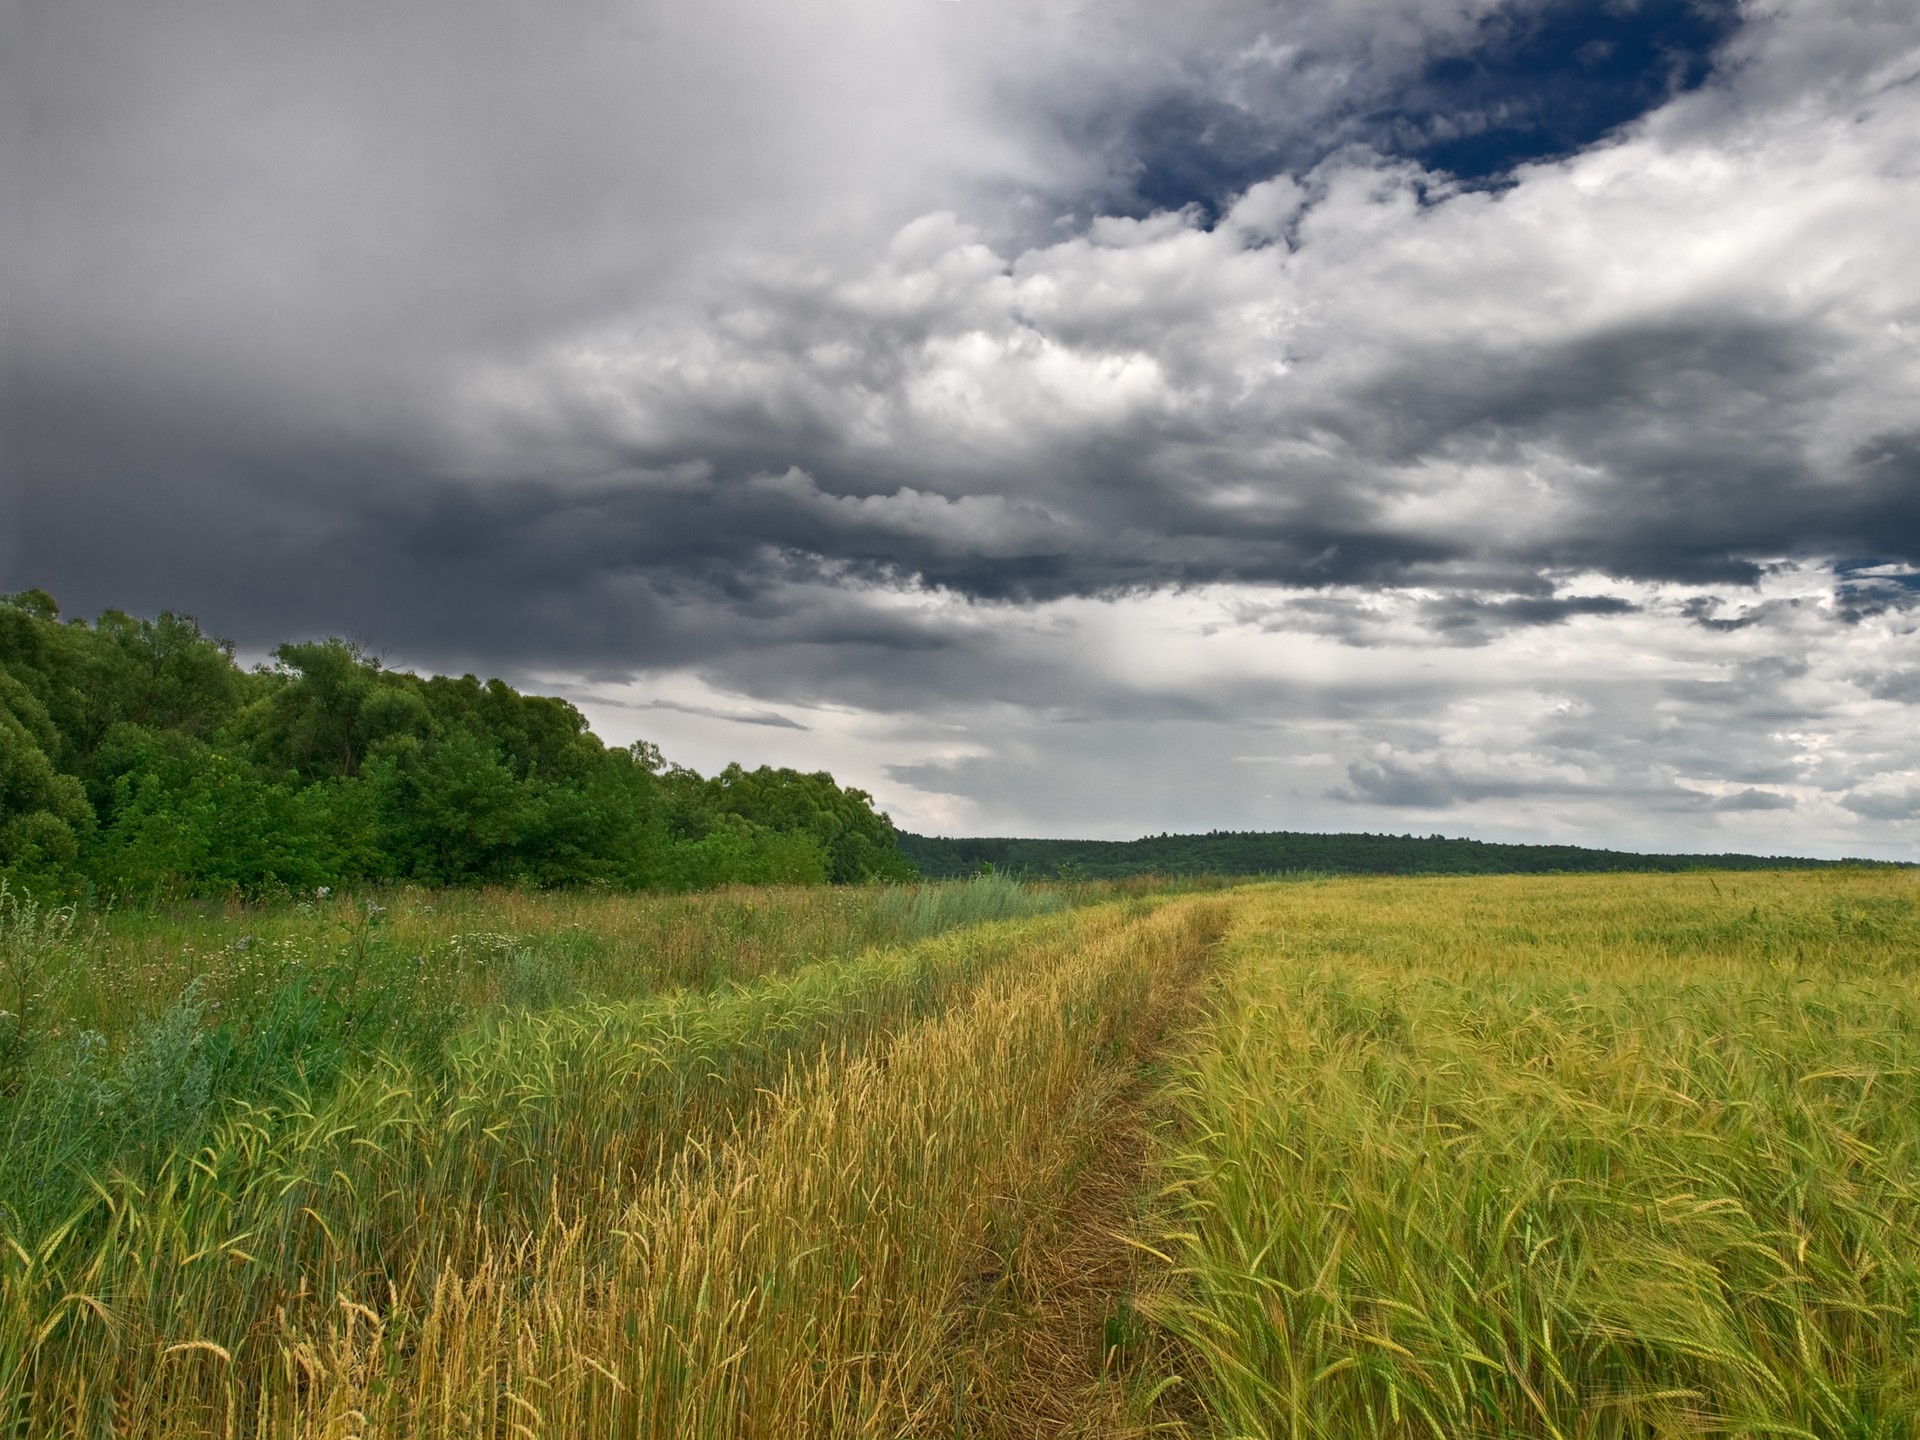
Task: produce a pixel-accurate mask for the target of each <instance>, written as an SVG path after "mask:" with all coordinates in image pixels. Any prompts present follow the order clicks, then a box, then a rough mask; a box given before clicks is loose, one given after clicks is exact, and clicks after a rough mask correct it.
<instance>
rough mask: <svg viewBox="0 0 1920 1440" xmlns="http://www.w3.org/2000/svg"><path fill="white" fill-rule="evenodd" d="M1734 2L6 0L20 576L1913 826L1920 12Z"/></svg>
mask: <svg viewBox="0 0 1920 1440" xmlns="http://www.w3.org/2000/svg"><path fill="white" fill-rule="evenodd" d="M16 13H17V16H18V18H17V19H16ZM1743 13H1746V14H1748V16H1749V18H1748V19H1747V21H1746V22H1745V23H1741V24H1737V25H1736V24H1735V23H1734V17H1733V12H1732V11H1731V10H1730V9H1729V8H1727V7H1725V6H1721V5H1717V4H1702V5H1695V4H1681V3H1678V0H1645V3H1642V4H1638V5H1634V6H1610V7H1593V6H1579V5H1573V4H1567V3H1559V0H1555V3H1542V4H1496V3H1480V0H1467V3H1462V4H1456V5H1448V6H1433V5H1429V4H1425V3H1420V0H1404V3H1402V0H1368V3H1365V4H1360V3H1349V0H1325V3H1318V0H1309V3H1303V4H1291V5H1288V6H1285V7H1281V6H1277V5H1273V4H1268V3H1264V0H1210V3H1205V4H1198V5H1192V6H1180V7H1169V6H1164V5H1159V4H1154V3H1149V0H1116V3H1115V4H1112V5H1108V6H1103V7H1096V8H1095V9H1093V10H1089V9H1087V8H1086V7H1079V6H1074V5H1069V4H1065V3H1061V4H1051V3H1049V4H1043V5H1039V6H1031V5H1015V4H1013V3H1011V0H968V3H967V4H965V5H961V6H951V5H944V4H939V3H932V0H929V3H919V0H847V3H845V4H842V5H836V6H834V7H826V8H824V9H822V8H818V7H816V8H813V9H805V10H803V9H799V8H796V7H792V6H785V5H776V4H773V3H771V0H716V3H714V4H712V5H708V6H703V7H694V8H682V9H679V10H675V9H672V8H670V7H662V6H647V5H642V6H639V7H635V6H632V5H628V4H614V3H611V0H563V3H561V4H559V5H555V6H546V7H539V8H537V9H527V8H525V7H521V6H517V5H513V4H508V3H505V0H484V3H481V4H479V5H472V6H458V7H456V6H452V5H443V4H439V3H430V4H426V5H420V6H411V7H400V8H398V9H396V8H395V7H392V6H382V5H374V4H368V3H361V0H348V3H346V4H344V5H341V6H335V7H331V8H330V9H329V10H327V11H326V12H325V13H324V14H322V13H321V12H319V11H313V10H311V9H310V8H302V7H300V6H297V5H293V4H291V3H277V0H270V3H267V4H256V5H240V4H228V3H222V0H182V3H180V4H177V5H171V6H168V7H162V8H158V9H155V8H152V7H149V8H147V9H141V8H139V7H128V6H124V5H119V4H114V3H109V0H74V3H72V4H67V5H61V6H51V5H48V6H28V7H25V8H24V9H22V10H20V11H18V12H8V18H7V24H8V29H9V32H10V35H17V36H20V37H24V38H23V43H22V44H20V45H8V46H5V47H0V49H4V51H5V52H6V54H7V56H8V60H7V62H6V63H7V64H9V65H10V66H11V67H12V68H11V69H10V70H9V72H8V74H7V76H6V77H5V81H6V83H5V86H4V88H5V91H6V94H5V103H6V105H7V106H8V112H7V122H6V123H7V125H8V127H9V128H8V130H7V131H6V132H5V135H6V136H10V137H12V138H11V139H10V140H8V139H4V138H0V143H4V144H5V145H6V146H7V147H8V148H5V149H3V150H0V164H4V166H5V168H6V172H7V173H6V180H7V183H8V185H9V186H10V187H11V189H10V194H12V195H17V196H18V197H20V204H19V205H17V206H9V207H8V208H9V214H10V221H11V224H12V226H13V229H12V231H11V232H10V233H9V234H8V235H7V236H6V237H5V238H6V240H7V253H8V266H9V281H10V284H9V285H8V287H7V288H6V291H5V292H4V295H0V303H4V304H6V305H8V306H9V309H8V311H7V312H6V314H4V315H0V322H4V324H5V326H6V330H5V345H6V355H5V361H6V368H7V386H6V391H5V394H6V401H5V403H6V406H7V413H6V415H5V416H4V423H0V445H4V446H5V449H4V450H0V466H4V470H5V473H4V475H0V585H4V586H6V587H9V588H11V587H12V586H15V585H27V584H41V585H45V586H47V587H48V588H50V589H51V590H53V591H54V592H55V594H56V595H57V596H58V597H59V598H60V599H61V600H62V601H63V602H64V603H65V604H66V605H67V606H68V607H69V609H70V610H85V611H91V610H96V609H98V608H99V607H101V606H104V605H107V604H116V605H122V606H126V607H128V608H131V609H135V610H140V611H153V610H157V609H159V608H161V607H165V606H171V607H175V608H181V609H187V610H192V611H195V612H197V613H199V614H200V615H201V616H202V618H203V619H204V620H205V621H206V622H207V623H208V624H209V626H210V627H211V628H213V629H214V630H216V631H217V632H220V633H225V634H230V635H232V636H234V637H235V638H236V639H238V640H240V641H241V642H242V643H243V644H244V645H246V646H247V647H249V648H250V649H251V650H253V651H255V652H258V651H259V650H260V649H262V648H263V647H265V646H267V645H270V644H271V643H273V642H274V641H277V640H280V639H283V638H286V637H288V636H294V635H306V634H313V633H323V632H327V631H334V632H341V633H346V634H349V635H351V636H353V637H354V638H357V639H359V640H361V641H362V642H363V643H366V644H368V645H369V646H370V647H371V648H374V649H376V650H380V651H383V652H385V653H388V654H390V655H392V656H394V657H396V659H397V660H399V661H404V662H406V663H417V664H425V665H433V666H441V667H452V668H456V669H464V668H473V669H477V670H503V671H506V672H507V673H509V674H512V675H515V676H532V677H539V676H543V675H545V676H558V677H562V680H564V683H566V684H569V685H573V686H575V687H576V691H577V693H579V694H582V695H585V696H592V697H597V698H596V699H595V703H598V704H604V705H606V706H608V707H610V709H611V710H612V711H613V712H616V713H618V714H621V715H631V716H642V715H643V716H644V721H645V723H646V724H647V725H649V726H652V725H655V724H658V725H662V726H670V725H674V724H678V723H680V721H681V720H682V719H683V718H684V720H685V721H686V722H687V724H688V725H689V726H708V728H711V727H710V725H709V722H711V721H714V720H725V721H730V722H736V723H737V724H740V725H746V726H752V727H757V728H756V731H755V733H754V736H753V738H754V739H755V740H756V742H758V741H765V742H766V743H768V744H788V743H792V744H795V745H800V744H803V743H804V744H805V745H808V746H816V747H826V746H829V745H832V744H836V743H846V744H848V745H849V746H851V745H852V742H851V741H848V740H846V736H847V735H848V734H850V733H851V732H850V731H849V730H847V728H846V727H847V726H848V725H851V724H852V723H853V722H851V721H848V720H847V719H846V715H847V714H848V713H850V712H853V711H858V712H860V713H862V714H867V715H878V716H891V717H897V718H898V719H899V723H900V724H901V725H902V726H906V727H908V728H911V727H913V726H918V727H920V728H919V729H918V730H916V731H915V732H914V733H915V734H917V735H918V736H920V737H921V738H919V739H917V740H914V741H912V742H911V744H909V742H907V741H904V740H902V741H899V744H900V745H902V746H904V747H906V748H905V749H904V750H903V751H901V752H899V753H896V752H895V751H886V752H885V753H886V755H887V757H888V758H887V760H886V762H885V763H886V764H887V765H891V766H892V771H891V776H890V779H891V782H892V783H894V784H896V785H897V786H899V787H902V789H903V792H904V793H907V794H909V796H912V795H916V794H919V795H939V796H946V797H948V800H950V801H951V803H952V804H953V805H954V806H957V807H960V808H959V809H955V810H952V811H950V812H946V813H951V814H963V813H965V807H966V806H967V805H979V806H986V805H992V806H995V807H998V809H997V812H996V813H1000V814H1004V815H1010V816H1026V817H1028V819H1029V821H1030V822H1031V823H1039V821H1038V820H1035V819H1034V817H1036V816H1041V815H1042V811H1043V809H1044V807H1043V806H1042V804H1041V800H1042V798H1043V797H1050V798H1047V800H1046V803H1047V804H1049V805H1053V806H1055V807H1056V808H1057V809H1059V810H1060V811H1061V813H1066V812H1068V811H1073V812H1075V813H1087V814H1096V813H1097V814H1102V815H1104V814H1109V813H1111V814H1112V815H1114V816H1118V815H1120V814H1122V813H1130V812H1123V807H1124V806H1125V805H1127V804H1131V803H1133V802H1131V801H1128V800H1127V799H1126V794H1127V793H1128V792H1127V788H1126V787H1125V786H1117V785H1114V784H1113V783H1112V782H1111V778H1110V777H1111V775H1112V774H1114V773H1116V772H1117V771H1125V772H1127V773H1129V774H1132V773H1134V772H1140V773H1143V774H1144V773H1146V772H1148V771H1152V770H1153V767H1154V766H1156V765H1158V766H1159V767H1161V768H1160V770H1158V771H1154V772H1153V779H1152V780H1151V783H1148V782H1146V781H1140V782H1139V783H1138V784H1136V785H1135V787H1134V788H1135V790H1136V791H1137V792H1138V793H1140V794H1145V793H1147V792H1148V791H1149V790H1150V791H1152V793H1153V794H1154V795H1155V796H1157V797H1159V798H1157V799H1155V800H1154V801H1153V804H1154V805H1155V806H1156V807H1158V811H1157V813H1159V814H1162V815H1167V816H1171V815H1172V814H1173V813H1174V811H1175V810H1177V809H1178V808H1179V806H1180V805H1183V804H1189V802H1188V801H1181V800H1178V799H1176V798H1173V797H1177V796H1180V795H1186V796H1189V797H1192V798H1191V801H1190V808H1191V811H1192V820H1193V821H1194V822H1195V823H1201V824H1203V825H1211V824H1214V823H1218V822H1224V821H1225V820H1226V819H1227V818H1228V817H1229V816H1231V817H1232V819H1233V820H1234V821H1236V822H1237V823H1260V822H1261V821H1262V820H1266V821H1273V820H1275V819H1290V820H1293V821H1301V820H1303V818H1304V819H1311V818H1313V817H1319V818H1321V819H1327V818H1328V817H1332V818H1333V819H1335V820H1336V821H1337V820H1339V819H1340V817H1341V816H1342V814H1343V807H1352V806H1356V805H1359V806H1368V807H1374V808H1376V809H1377V808H1379V807H1383V806H1384V807H1387V808H1395V807H1399V808H1409V809H1415V810H1418V809H1433V808H1442V807H1444V808H1451V809H1453V810H1455V811H1456V812H1461V813H1471V814H1473V815H1476V816H1482V815H1485V816H1496V817H1501V818H1500V820H1499V823H1503V824H1508V823H1510V824H1513V825H1521V824H1523V823H1526V824H1533V823H1539V824H1545V823H1548V822H1547V821H1544V820H1539V819H1538V818H1537V817H1538V816H1539V815H1540V814H1545V813H1548V812H1547V811H1544V810H1541V809H1539V808H1538V807H1561V808H1559V809H1557V810H1552V811H1551V814H1552V815H1553V816H1555V817H1561V818H1556V819H1555V820H1554V821H1553V822H1552V823H1556V824H1578V825H1586V826H1592V825H1601V826H1604V825H1606V824H1619V825H1629V826H1630V825H1631V824H1632V823H1637V821H1634V820H1633V819H1632V817H1635V816H1639V815H1642V814H1646V815H1656V816H1665V817H1669V819H1670V820H1671V822H1672V823H1674V824H1685V825H1695V826H1739V825H1742V824H1748V823H1753V824H1759V823H1762V822H1764V821H1765V820H1766V819H1767V818H1768V814H1769V811H1778V812H1779V813H1780V814H1782V815H1784V814H1785V813H1786V810H1787V808H1788V807H1792V809H1793V820H1794V823H1795V824H1796V825H1798V824H1801V823H1803V822H1804V823H1809V824H1810V823H1813V821H1811V820H1808V818H1807V817H1809V816H1816V817H1823V818H1820V820H1819V823H1821V824H1825V825H1828V826H1829V827H1837V826H1844V825H1847V824H1853V823H1855V820H1854V819H1851V818H1849V817H1873V818H1875V819H1879V820H1886V821H1887V822H1888V823H1893V822H1895V821H1898V822H1899V823H1902V824H1904V823H1907V822H1906V820H1905V819H1904V818H1903V817H1906V816H1907V815H1908V814H1909V813H1910V810H1909V809H1908V808H1903V807H1907V806H1908V801H1907V798H1906V797H1907V796H1908V795H1909V793H1911V792H1912V791H1913V789H1914V783H1912V782H1910V780H1909V779H1907V778H1902V777H1903V776H1906V775H1907V772H1908V771H1909V770H1910V769H1912V768H1913V767H1914V765H1915V764H1916V761H1920V757H1915V756H1914V755H1912V754H1911V747H1910V745H1909V744H1908V742H1907V741H1906V740H1905V739H1904V738H1902V737H1903V736H1904V735H1905V734H1906V733H1907V732H1908V730H1909V729H1910V728H1911V727H1907V726H1905V723H1904V719H1903V717H1904V713H1905V712H1904V710H1903V709H1902V707H1904V706H1906V705H1908V704H1910V703H1911V702H1912V700H1913V698H1914V695H1915V693H1916V692H1915V690H1914V687H1913V685H1912V682H1911V677H1910V674H1909V672H1910V671H1911V668H1912V667H1911V664H1910V661H1909V657H1908V656H1907V654H1906V653H1905V652H1904V650H1903V648H1902V647H1904V646H1908V645H1910V643H1911V634H1912V625H1913V623H1914V614H1915V611H1914V605H1915V598H1916V596H1917V595H1920V583H1917V582H1916V581H1915V580H1914V576H1915V574H1916V573H1920V438H1916V437H1917V436H1920V431H1916V429H1915V415H1914V405H1913V398H1912V397H1913V395H1914V394H1915V393H1920V359H1916V343H1915V335H1916V326H1920V292H1916V289H1915V285H1914V282H1913V280H1912V278H1911V267H1910V266H1909V265H1907V264H1906V263H1905V255H1906V251H1907V250H1908V249H1909V248H1910V246H1911V235H1912V234H1913V233H1914V229H1915V226H1916V224H1920V212H1917V211H1916V194H1917V193H1920V192H1916V190H1915V187H1914V186H1913V183H1912V177H1911V155H1912V153H1913V148H1914V144H1915V143H1916V140H1917V139H1920V123H1917V122H1920V115H1917V114H1916V102H1915V99H1914V92H1913V87H1912V84H1911V83H1910V82H1911V79H1912V73H1910V72H1917V71H1920V67H1916V64H1915V63H1914V62H1913V60H1912V56H1911V53H1910V52H1911V50H1912V33H1913V26H1912V19H1913V17H1912V16H1911V14H1909V13H1907V12H1906V11H1905V10H1903V9H1902V7H1901V6H1899V5H1892V6H1880V7H1878V8H1875V7H1872V6H1830V5H1813V4H1811V3H1809V4H1789V5H1785V6H1778V7H1774V8H1773V10H1772V11H1770V12H1769V13H1768V14H1767V15H1766V16H1761V15H1759V14H1758V12H1756V11H1749V12H1743ZM23 55H25V56H27V57H28V59H27V60H25V61H23V60H22V59H21V57H22V56H23ZM1903 67H1905V68H1903ZM636 677H638V680H636ZM661 677H668V678H669V679H672V680H673V682H674V683H676V684H683V689H682V690H674V691H672V693H670V694H669V693H666V692H665V691H662V692H661V693H658V694H655V693H650V692H646V691H645V690H644V685H647V684H655V683H659V684H664V683H666V682H665V681H664V680H662V679H661ZM562 680H556V681H555V683H556V684H557V683H562ZM630 681H633V682H635V683H636V684H641V685H642V689H640V690H631V689H623V688H622V687H623V686H625V685H627V683H628V682H630ZM702 687H704V688H702ZM803 706H805V707H814V708H812V709H809V710H807V711H806V712H805V713H806V718H805V720H804V721H803V720H801V719H796V718H794V715H795V714H797V713H800V711H799V709H798V707H803ZM836 727H837V728H836ZM727 728H728V732H729V733H734V732H733V727H732V726H729V727H727ZM873 743H876V744H877V743H879V742H877V741H876V742H873ZM887 743H893V741H892V740H889V741H888V742H887ZM915 746H918V747H919V748H917V749H916V748H913V747H915ZM1183 747H1184V748H1183ZM1382 747H1384V748H1382ZM1176 751H1178V752H1180V754H1181V758H1179V759H1173V758H1168V757H1169V756H1171V755H1172V754H1173V753H1174V752H1176ZM1187 751H1192V752H1193V753H1192V754H1188V753H1187ZM1229 751H1244V752H1245V753H1234V754H1229V753H1228V752H1229ZM793 753H794V754H795V755H813V754H824V753H829V752H828V751H826V750H824V749H815V750H806V751H795V752H793ZM850 753H853V754H856V755H860V754H865V753H867V752H865V751H864V750H859V749H854V750H852V751H851V752H850ZM874 753H880V752H878V751H876V752H874ZM835 763H836V764H838V763H840V762H839V761H838V760H837V759H836V761H835ZM1235 767H1238V768H1235ZM870 769H871V770H872V771H873V772H874V773H880V774H886V773H887V772H886V771H885V769H884V767H883V766H882V765H881V762H879V761H874V762H873V764H872V766H871V767H870ZM1256 775H1257V776H1258V777H1259V778H1258V780H1257V782H1255V781H1250V780H1249V779H1248V777H1250V776H1256ZM1103 777H1106V778H1103ZM1075 797H1078V798H1077V799H1076V798H1075ZM1818 797H1825V798H1818ZM942 803H947V802H946V801H943V802H942ZM1103 806H1111V807H1114V808H1112V809H1111V811H1108V810H1103V809H1102V808H1101V807H1103ZM1243 806H1244V807H1250V808H1247V809H1242V808H1236V807H1243ZM1289 806H1291V807H1293V808H1292V809H1288V808H1287V807H1289ZM1209 807H1211V810H1209ZM1262 807H1266V808H1262ZM1503 807H1504V808H1503ZM1528 807H1535V808H1534V809H1532V810H1529V808H1528ZM1281 812H1284V814H1282V813H1281ZM1183 813H1184V812H1183ZM1526 815H1533V816H1535V817H1536V818H1535V819H1531V820H1523V819H1521V818H1515V817H1523V816H1526ZM1567 816H1572V817H1576V818H1575V819H1572V820H1568V819H1565V818H1564V817H1567ZM1621 817H1627V818H1625V819H1623V818H1621ZM1113 823H1115V824H1118V823H1121V822H1120V821H1119V820H1118V819H1115V820H1114V821H1113ZM1342 823H1344V822H1342ZM1660 823H1667V822H1666V821H1662V822H1660ZM1833 833H1835V834H1838V833H1843V832H1842V831H1840V830H1834V831H1833ZM1613 838H1616V839H1625V838H1627V832H1626V831H1616V832H1614V837H1613ZM1834 843H1839V842H1838V841H1835V842H1834Z"/></svg>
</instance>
